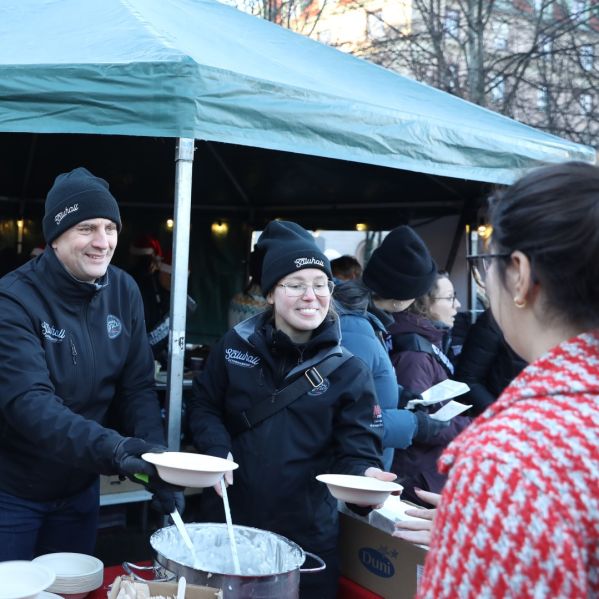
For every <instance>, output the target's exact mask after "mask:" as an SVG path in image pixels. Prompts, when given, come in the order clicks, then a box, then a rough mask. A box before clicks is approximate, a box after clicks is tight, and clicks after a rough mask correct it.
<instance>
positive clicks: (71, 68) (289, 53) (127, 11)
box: [0, 0, 595, 183]
mask: <svg viewBox="0 0 599 599" xmlns="http://www.w3.org/2000/svg"><path fill="white" fill-rule="evenodd" d="M0 131H2V132H37V133H93V134H116V135H133V136H153V137H175V138H178V137H184V138H192V139H202V140H209V141H216V142H224V143H229V144H238V145H242V146H252V147H257V148H266V149H273V150H284V151H287V152H295V153H299V154H308V155H313V156H321V157H327V158H338V159H343V160H349V161H354V162H362V163H367V164H375V165H381V166H387V167H393V168H397V169H404V170H408V171H415V172H419V173H428V174H433V175H441V176H447V177H455V178H462V179H470V180H475V181H486V182H493V183H509V182H511V181H512V180H513V179H514V178H515V177H516V176H518V175H519V174H520V173H521V172H523V171H524V170H525V169H528V168H531V167H534V166H537V165H540V164H543V163H547V162H561V161H565V160H573V159H576V160H584V161H589V162H592V161H594V157H595V154H594V151H593V150H592V149H590V148H587V147H584V146H580V145H577V144H575V143H572V142H569V141H565V140H563V139H559V138H557V137H554V136H552V135H548V134H545V133H542V132H540V131H537V130H535V129H533V128H531V127H528V126H526V125H523V124H521V123H518V122H516V121H514V120H511V119H509V118H506V117H503V116H501V115H499V114H496V113H494V112H491V111H489V110H486V109H484V108H481V107H479V106H476V105H474V104H471V103H468V102H466V101H463V100H461V99H459V98H456V97H453V96H451V95H449V94H447V93H444V92H441V91H438V90H435V89H433V88H431V87H428V86H426V85H423V84H420V83H417V82H415V81H412V80H410V79H407V78H405V77H402V76H400V75H398V74H397V73H394V72H392V71H389V70H386V69H383V68H381V67H378V66H376V65H373V64H370V63H368V62H366V61H364V60H360V59H358V58H354V57H352V56H350V55H347V54H344V53H342V52H339V51H337V50H335V49H333V48H330V47H328V46H325V45H322V44H320V43H318V42H315V41H313V40H310V39H308V38H305V37H302V36H300V35H298V34H295V33H293V32H291V31H289V30H286V29H283V28H281V27H279V26H277V25H274V24H272V23H269V22H267V21H263V20H261V19H258V18H256V17H252V16H250V15H247V14H245V13H243V12H240V11H238V10H236V9H234V8H232V7H229V6H226V5H223V4H220V3H218V2H214V1H212V0H85V1H84V2H82V1H81V0H3V2H2V3H1V4H0Z"/></svg>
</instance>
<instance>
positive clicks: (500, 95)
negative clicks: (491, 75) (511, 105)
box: [491, 79, 505, 102]
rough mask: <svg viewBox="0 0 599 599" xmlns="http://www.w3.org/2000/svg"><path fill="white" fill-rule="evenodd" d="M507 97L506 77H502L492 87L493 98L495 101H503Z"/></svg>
mask: <svg viewBox="0 0 599 599" xmlns="http://www.w3.org/2000/svg"><path fill="white" fill-rule="evenodd" d="M504 97H505V79H500V80H499V81H498V82H497V83H496V84H495V85H494V86H493V87H492V88H491V98H492V99H493V101H494V102H501V101H502V100H503V99H504Z"/></svg>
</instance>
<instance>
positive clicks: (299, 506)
mask: <svg viewBox="0 0 599 599" xmlns="http://www.w3.org/2000/svg"><path fill="white" fill-rule="evenodd" d="M256 251H257V252H258V254H259V255H260V256H261V257H262V268H261V275H260V286H261V288H262V290H263V292H264V294H265V297H266V300H267V302H268V303H269V304H270V306H271V310H268V311H267V312H265V313H263V314H259V315H257V316H254V317H252V318H250V319H248V320H246V321H244V322H242V323H240V324H238V325H237V326H236V327H235V328H234V329H232V330H231V331H229V332H228V333H227V334H226V335H225V336H224V337H223V339H222V340H221V341H220V342H219V343H218V344H217V345H216V347H215V348H214V349H213V350H212V351H211V353H210V356H209V358H208V361H207V364H206V368H205V369H204V371H203V372H202V373H201V374H200V375H199V376H198V378H196V380H195V382H194V389H193V398H192V399H191V402H190V405H189V409H190V424H191V430H192V434H193V440H194V444H195V446H196V447H197V449H198V450H199V451H200V452H202V453H207V454H211V455H216V456H220V457H227V456H228V457H230V458H232V459H234V460H235V461H236V462H238V463H239V469H238V470H236V471H235V475H234V476H235V478H234V484H233V478H232V477H229V478H228V480H227V482H228V483H229V484H231V485H232V486H231V487H230V490H229V492H228V495H229V499H230V502H231V513H232V518H233V521H234V522H235V523H236V524H242V525H248V526H254V527H257V528H261V529H265V530H269V531H272V532H276V533H279V534H282V535H283V536H285V537H288V538H290V539H292V540H293V541H295V542H296V543H298V544H299V545H300V546H302V547H303V548H304V549H306V550H308V551H312V552H314V553H316V554H318V555H320V556H321V557H323V558H324V559H325V561H326V562H327V569H326V570H325V572H323V573H321V574H317V575H316V574H312V575H306V576H305V577H304V576H302V578H301V581H300V586H301V597H302V598H304V597H325V598H334V597H335V596H336V590H337V579H338V576H339V571H338V565H337V561H338V560H337V532H338V531H337V500H336V499H334V498H333V497H332V496H331V495H330V493H329V491H328V489H327V487H326V486H325V485H324V484H322V483H320V482H318V481H317V480H315V476H316V475H318V474H321V473H326V472H333V473H339V474H355V475H364V474H365V475H366V476H373V477H375V478H381V479H383V480H393V479H394V478H395V475H393V474H391V473H388V472H387V473H386V472H383V471H382V470H381V469H380V466H381V456H382V444H381V437H382V418H381V410H380V407H379V406H378V404H377V402H376V396H375V391H374V386H373V383H372V378H371V375H370V373H369V371H368V369H367V368H366V366H365V365H364V363H363V362H362V361H361V360H359V359H358V358H356V357H354V356H352V355H351V354H348V353H347V352H344V351H343V350H342V349H341V346H340V332H339V323H338V318H337V317H336V315H335V314H334V313H332V312H331V310H330V305H331V292H332V289H333V284H332V282H331V271H330V265H329V261H328V259H327V258H326V257H325V256H324V254H322V252H320V250H319V249H318V247H317V246H316V244H315V243H314V240H313V238H312V236H311V235H310V234H309V233H308V232H307V231H305V230H303V229H302V228H301V227H299V226H298V225H296V224H295V223H290V222H284V221H273V222H271V223H269V225H268V226H267V227H266V229H265V230H264V232H263V233H262V235H261V236H260V239H259V240H258V244H257V246H256ZM343 356H345V357H346V358H348V359H346V361H343ZM331 365H333V366H334V368H333V367H332V366H331ZM296 384H297V385H299V391H297V390H296V391H295V392H294V393H292V394H290V393H289V392H288V390H289V389H291V388H292V386H295V385H296ZM296 389H297V387H296ZM288 400H289V401H288ZM257 405H260V406H261V407H259V408H256V407H255V406H257ZM264 406H266V407H264ZM256 410H257V411H256ZM217 492H218V490H217ZM204 495H205V496H206V497H205V503H207V504H210V505H206V506H205V507H206V510H207V511H206V512H205V513H204V514H203V516H205V517H206V519H207V520H213V519H218V520H220V521H224V513H223V509H222V501H220V498H218V497H217V496H216V494H215V493H213V492H212V491H207V492H206V493H205V494H204ZM215 500H216V501H215ZM211 508H212V509H211Z"/></svg>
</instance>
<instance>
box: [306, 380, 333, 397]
mask: <svg viewBox="0 0 599 599" xmlns="http://www.w3.org/2000/svg"><path fill="white" fill-rule="evenodd" d="M330 386H331V383H330V382H329V379H323V381H322V383H320V385H318V387H314V389H312V391H308V395H309V396H310V397H317V396H318V395H322V394H323V393H326V392H327V391H328V390H329V387H330Z"/></svg>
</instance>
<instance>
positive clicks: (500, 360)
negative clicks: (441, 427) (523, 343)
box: [455, 310, 526, 416]
mask: <svg viewBox="0 0 599 599" xmlns="http://www.w3.org/2000/svg"><path fill="white" fill-rule="evenodd" d="M525 366H526V362H525V361H524V360H523V359H522V358H520V356H518V354H516V353H515V352H514V351H513V350H512V349H511V348H510V346H509V345H508V344H507V342H506V341H505V339H504V338H503V334H502V333H501V330H500V329H499V326H498V325H497V323H496V322H495V319H494V318H493V316H492V314H491V311H490V310H486V311H485V312H483V313H482V314H481V315H480V316H479V317H478V318H477V320H476V322H475V323H474V324H473V325H472V326H471V327H470V329H469V331H468V335H467V336H466V339H465V341H464V346H463V348H462V353H461V354H460V356H459V359H458V365H457V369H456V374H455V379H456V380H458V381H462V382H464V383H467V384H468V386H469V387H470V391H469V392H468V394H467V395H464V396H463V397H462V399H460V400H459V401H461V402H462V403H468V404H472V408H471V409H470V412H471V413H472V415H474V416H477V415H479V414H482V413H483V412H484V411H485V410H486V409H487V408H488V407H489V406H490V405H491V404H492V403H493V402H494V401H495V400H496V399H497V398H498V397H499V395H500V394H501V392H502V391H503V390H504V389H505V388H506V387H507V386H508V385H509V384H510V383H511V382H512V380H513V379H514V378H516V376H517V375H518V374H519V373H520V371H521V370H522V369H523V368H524V367H525Z"/></svg>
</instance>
